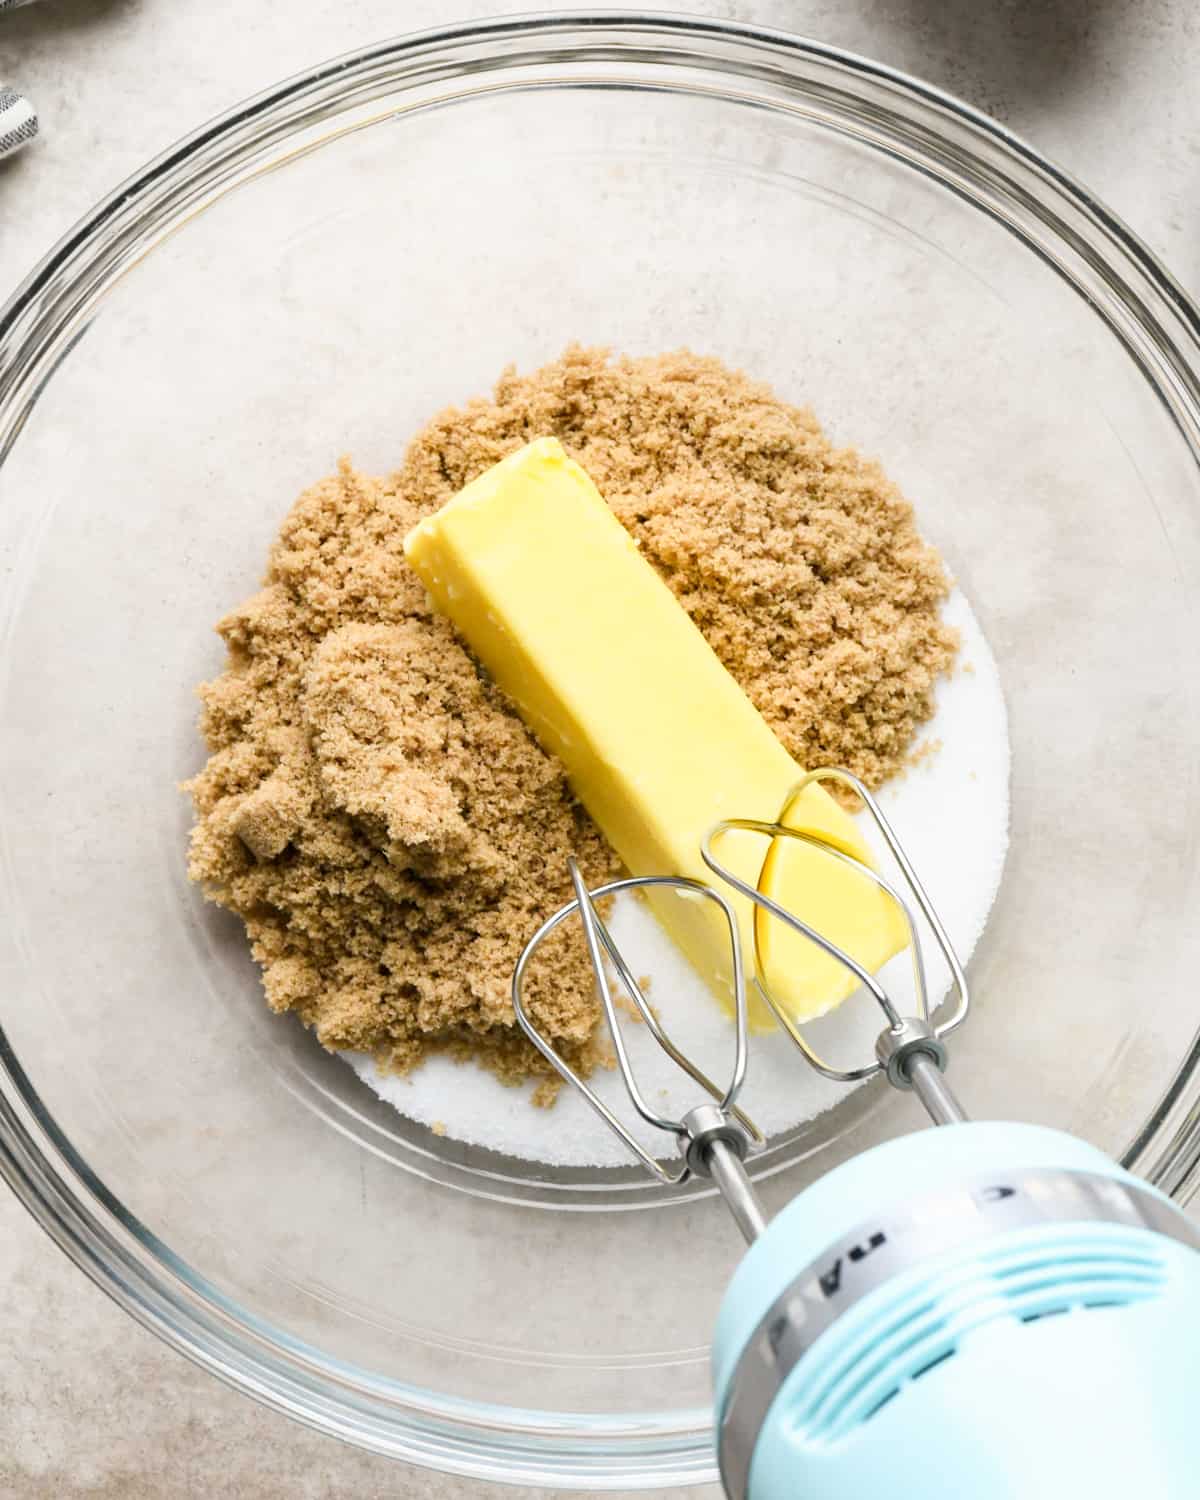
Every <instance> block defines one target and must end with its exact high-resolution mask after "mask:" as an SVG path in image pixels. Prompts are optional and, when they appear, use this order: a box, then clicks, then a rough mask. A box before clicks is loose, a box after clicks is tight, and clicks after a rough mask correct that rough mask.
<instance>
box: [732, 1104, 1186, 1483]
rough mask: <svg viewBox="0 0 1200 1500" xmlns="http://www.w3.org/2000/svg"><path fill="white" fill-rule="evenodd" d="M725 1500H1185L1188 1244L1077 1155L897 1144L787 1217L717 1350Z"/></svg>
mask: <svg viewBox="0 0 1200 1500" xmlns="http://www.w3.org/2000/svg"><path fill="white" fill-rule="evenodd" d="M713 1357H714V1375H715V1383H716V1411H717V1420H718V1440H719V1456H720V1462H721V1472H722V1478H723V1481H724V1483H725V1487H726V1489H727V1491H728V1493H729V1495H730V1496H731V1500H783V1497H785V1496H786V1497H787V1500H809V1497H812V1500H860V1497H861V1500H868V1497H870V1500H877V1497H879V1496H883V1495H895V1496H898V1497H907V1496H910V1495H911V1496H913V1497H914V1500H916V1497H920V1500H965V1497H968V1496H969V1497H970V1500H1072V1497H1075V1496H1079V1497H1081V1500H1082V1497H1084V1496H1086V1497H1087V1500H1118V1497H1119V1500H1129V1497H1130V1495H1138V1496H1145V1497H1146V1500H1151V1497H1152V1500H1184V1497H1185V1496H1186V1497H1189V1500H1193V1497H1195V1496H1196V1495H1197V1494H1200V1474H1198V1473H1197V1469H1198V1468H1200V1463H1198V1461H1197V1459H1196V1458H1195V1457H1194V1456H1193V1455H1194V1454H1195V1453H1196V1447H1197V1438H1198V1436H1200V1232H1198V1231H1197V1229H1196V1227H1195V1226H1193V1225H1192V1224H1191V1223H1190V1221H1189V1220H1188V1219H1187V1218H1186V1217H1185V1216H1184V1215H1183V1214H1182V1213H1181V1212H1180V1210H1179V1209H1178V1208H1176V1207H1175V1206H1174V1205H1173V1204H1171V1203H1170V1201H1169V1200H1168V1199H1166V1198H1165V1197H1163V1196H1162V1195H1161V1194H1159V1193H1157V1192H1156V1191H1154V1190H1153V1189H1151V1188H1149V1187H1147V1186H1146V1185H1145V1184H1144V1183H1141V1182H1139V1181H1138V1180H1137V1179H1136V1178H1134V1177H1132V1176H1131V1175H1130V1174H1129V1173H1127V1172H1125V1171H1124V1170H1123V1169H1122V1168H1120V1167H1118V1166H1116V1165H1115V1164H1114V1163H1113V1162H1111V1161H1110V1160H1109V1159H1108V1158H1106V1157H1105V1156H1104V1155H1103V1154H1102V1153H1101V1152H1099V1151H1097V1150H1095V1149H1094V1148H1092V1147H1090V1146H1088V1145H1086V1144H1085V1143H1083V1142H1082V1141H1078V1140H1075V1139H1074V1138H1072V1137H1070V1136H1066V1135H1061V1134H1059V1133H1057V1132H1054V1131H1049V1130H1044V1129H1040V1128H1038V1127H1034V1126H1027V1125H1008V1124H995V1123H979V1124H962V1125H956V1126H954V1127H953V1128H951V1129H946V1130H932V1131H931V1130H925V1131H921V1132H919V1133H918V1134H915V1135H911V1136H906V1137H903V1138H900V1139H898V1140H893V1141H889V1142H888V1143H886V1144H885V1145H882V1146H879V1147H877V1148H875V1149H874V1150H873V1151H869V1152H867V1153H865V1154H864V1155H862V1156H860V1157H857V1158H855V1159H854V1160H852V1161H850V1162H847V1163H846V1164H844V1165H843V1166H841V1167H839V1168H837V1169H835V1170H834V1171H832V1172H830V1173H829V1174H827V1175H826V1176H825V1177H824V1178H822V1179H821V1180H820V1181H818V1182H817V1183H815V1184H814V1185H813V1186H812V1187H811V1188H809V1189H808V1190H807V1191H806V1192H804V1193H802V1194H801V1195H800V1196H799V1197H798V1198H797V1199H796V1200H795V1201H794V1202H792V1203H791V1204H789V1206H788V1207H787V1208H786V1209H784V1210H783V1212H782V1213H780V1214H779V1215H778V1216H777V1217H776V1218H775V1219H774V1221H773V1222H772V1223H771V1224H770V1226H769V1227H768V1229H767V1230H766V1232H765V1233H764V1234H763V1235H762V1236H761V1237H760V1238H759V1239H758V1240H757V1242H756V1243H755V1244H754V1245H753V1246H752V1248H751V1249H750V1251H749V1253H748V1254H747V1255H746V1257H745V1259H744V1260H743V1261H742V1263H741V1265H740V1266H739V1268H738V1270H737V1273H736V1274H735V1276H734V1278H733V1280H732V1282H731V1283H730V1287H729V1290H728V1292H727V1293H726V1296H725V1299H724V1302H723V1304H722V1308H721V1313H720V1317H719V1320H718V1326H717V1333H716V1339H715V1342H714V1356H713Z"/></svg>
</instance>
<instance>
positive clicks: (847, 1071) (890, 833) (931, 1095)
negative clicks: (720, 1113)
mask: <svg viewBox="0 0 1200 1500" xmlns="http://www.w3.org/2000/svg"><path fill="white" fill-rule="evenodd" d="M827 781H835V782H838V783H839V784H840V785H842V786H846V787H849V788H851V790H853V791H854V792H856V793H857V794H858V796H859V797H860V798H861V799H862V801H863V804H864V806H865V807H866V809H867V811H868V812H869V813H870V815H871V818H872V820H873V821H874V823H875V826H876V828H877V829H878V831H879V833H880V836H881V837H882V839H883V841H884V843H885V844H886V845H887V848H888V851H889V853H890V854H891V856H892V858H893V859H894V860H895V862H896V864H897V866H898V867H899V869H900V872H901V874H902V876H903V877H904V883H905V886H906V887H907V891H908V895H909V897H910V898H911V901H912V902H914V903H915V904H916V906H917V908H918V909H919V910H920V913H921V915H922V916H923V917H924V919H925V921H926V923H927V924H928V926H929V929H930V931H931V932H932V933H933V936H934V939H935V941H936V943H937V945H938V949H939V951H940V952H941V954H942V957H943V959H944V960H945V962H946V965H947V967H948V969H949V971H950V977H951V984H952V988H953V993H954V1004H953V1008H952V1010H951V1011H950V1014H949V1015H948V1016H946V1018H945V1019H944V1020H942V1021H939V1022H936V1023H935V1022H934V1020H933V1019H932V1016H931V1014H930V1005H929V986H928V981H927V978H926V972H925V960H924V956H923V954H922V951H921V938H920V933H919V931H918V928H917V923H916V920H915V918H914V916H913V910H912V906H911V905H910V901H909V900H908V899H906V898H905V896H904V895H902V894H901V892H900V891H898V890H897V889H896V887H895V886H894V885H892V883H891V882H890V881H889V880H887V879H886V878H885V877H884V876H883V875H881V874H880V873H879V872H878V871H877V870H874V869H872V868H871V866H870V865H867V864H864V863H863V862H862V861H861V860H858V859H855V858H854V856H853V855H850V854H846V853H844V852H843V851H842V850H841V849H837V848H835V847H834V846H833V845H832V844H829V843H827V842H826V841H825V840H824V839H821V838H819V837H817V836H816V835H815V834H811V833H806V832H803V831H802V830H800V829H797V828H789V827H788V826H787V825H786V824H784V823H779V822H776V823H767V822H762V821H759V820H757V819H753V818H726V819H724V820H723V821H722V822H720V823H718V824H717V825H716V826H715V827H714V828H713V829H712V831H711V832H710V833H709V834H708V837H707V838H706V839H705V840H704V844H703V846H702V849H701V854H702V856H703V859H704V863H705V864H706V865H707V866H708V868H709V869H710V870H711V871H712V872H713V874H714V875H716V876H718V877H719V878H720V879H721V880H722V881H724V882H725V884H726V885H729V886H731V887H732V888H733V889H734V890H735V891H737V892H738V894H739V895H741V896H744V897H745V898H746V899H747V900H748V901H752V902H753V903H754V905H755V906H756V907H757V908H758V909H759V911H763V912H766V913H767V915H768V916H771V917H774V918H776V919H777V920H778V921H780V922H783V923H785V924H786V925H787V926H788V927H790V928H791V929H792V930H793V931H794V932H798V933H800V934H801V935H802V936H804V937H806V938H807V939H808V940H809V941H810V942H813V943H815V944H816V945H817V947H819V948H820V949H822V951H823V952H825V953H827V954H828V955H829V956H830V957H831V958H833V959H836V960H837V962H838V963H840V964H841V965H842V966H843V967H844V968H846V969H848V970H849V971H850V972H851V973H852V974H853V975H854V977H855V978H856V979H857V980H858V981H859V983H860V984H861V985H863V986H864V987H865V988H866V990H867V991H868V993H869V994H870V995H871V996H872V998H873V999H874V1001H875V1003H876V1004H877V1005H878V1006H879V1008H880V1010H881V1011H882V1012H883V1017H884V1021H885V1023H886V1025H885V1029H884V1030H883V1032H881V1033H880V1036H879V1039H878V1041H877V1042H876V1046H875V1054H876V1056H875V1060H874V1061H873V1062H871V1063H867V1064H864V1065H863V1066H861V1067H856V1068H838V1067H835V1066H834V1065H833V1064H832V1063H830V1062H827V1061H826V1060H825V1058H823V1057H822V1056H821V1055H820V1053H819V1052H818V1051H817V1050H816V1048H815V1047H814V1046H813V1045H812V1043H811V1042H810V1041H809V1040H808V1038H807V1037H806V1036H805V1034H804V1030H803V1028H802V1027H801V1026H800V1025H799V1023H798V1022H797V1021H796V1020H795V1018H794V1017H793V1016H791V1015H790V1014H789V1013H788V1012H787V1011H786V1010H785V1009H784V1007H783V1006H781V1005H780V1004H779V1003H778V1001H777V1000H776V999H775V997H774V996H773V995H772V993H771V989H770V986H769V984H768V983H767V980H766V976H765V974H764V967H763V962H762V952H761V946H760V943H759V936H758V932H759V927H758V922H757V921H756V922H755V924H754V966H755V976H754V984H755V988H756V989H757V990H758V992H759V994H760V995H761V996H762V997H763V1000H764V1001H765V1002H766V1004H767V1005H768V1006H769V1008H770V1010H771V1012H772V1014H773V1015H774V1017H775V1019H776V1020H777V1021H778V1022H779V1024H780V1026H781V1027H782V1028H783V1030H784V1031H785V1032H786V1033H787V1035H788V1036H789V1037H790V1038H791V1040H792V1041H793V1042H794V1043H795V1045H796V1046H797V1047H798V1048H799V1050H800V1052H801V1053H802V1054H803V1056H804V1058H805V1060H806V1061H807V1062H808V1063H809V1064H810V1065H811V1066H812V1067H813V1068H815V1069H816V1071H817V1072H818V1073H820V1074H822V1076H823V1077H825V1078H829V1079H832V1080H833V1081H834V1082H835V1083H857V1082H858V1081H859V1080H861V1079H864V1078H871V1077H874V1076H875V1075H876V1074H878V1073H885V1074H886V1075H887V1078H888V1082H889V1083H891V1084H892V1085H893V1087H895V1088H899V1089H904V1090H909V1089H911V1090H914V1091H915V1092H916V1093H917V1096H918V1097H919V1098H920V1100H921V1102H922V1104H923V1105H924V1106H925V1109H926V1111H927V1112H928V1114H929V1116H930V1118H931V1119H932V1120H933V1122H934V1123H935V1124H938V1125H946V1124H954V1123H957V1122H958V1121H961V1120H964V1119H965V1118H966V1115H965V1114H964V1112H963V1110H962V1107H961V1105H959V1103H958V1101H957V1099H955V1097H954V1095H953V1094H952V1093H951V1092H950V1090H949V1088H948V1087H947V1085H946V1083H945V1081H944V1080H943V1078H942V1076H941V1075H942V1073H943V1072H944V1070H945V1067H946V1049H945V1046H944V1045H943V1041H942V1039H943V1038H944V1037H946V1036H948V1035H949V1034H950V1032H952V1031H953V1030H954V1029H955V1028H956V1027H958V1026H960V1025H961V1024H962V1022H963V1021H964V1020H965V1019H966V1016H967V1012H968V1010H969V1009H970V1003H971V1002H970V995H969V992H968V989H967V979H966V975H965V974H964V972H963V968H962V965H961V964H960V963H959V961H958V955H957V954H956V953H955V951H954V945H953V944H952V943H951V941H950V938H949V936H948V935H947V933H946V929H945V928H944V927H943V925H942V922H941V919H940V918H939V917H938V914H937V912H936V910H935V909H934V906H933V903H932V902H931V901H930V899H929V896H928V894H927V893H926V890H925V887H924V886H923V885H922V884H921V881H920V878H919V877H918V875H917V872H916V871H915V870H914V869H913V866H912V864H911V862H910V860H909V858H908V855H907V854H906V853H905V851H904V846H903V845H902V844H901V842H900V840H899V838H898V837H897V836H896V832H895V830H894V829H893V828H892V825H891V824H890V823H889V822H888V820H887V817H886V815H885V814H884V812H883V809H882V808H881V807H880V806H879V803H878V802H877V801H876V800H875V798H874V797H873V796H872V795H871V793H870V791H868V789H867V788H866V786H864V785H863V783H862V782H861V781H860V780H859V779H858V777H857V776H855V775H853V774H852V772H850V771H845V770H842V769H840V768H839V767H836V766H827V767H823V768H821V769H820V770H816V771H810V772H809V773H808V774H807V775H806V776H804V777H803V778H802V779H801V780H800V781H799V782H797V784H796V786H795V787H794V788H793V789H792V792H791V793H790V794H789V796H788V799H787V802H786V803H785V807H786V806H789V805H790V804H791V803H792V802H793V801H794V799H795V798H796V797H797V796H799V794H800V793H801V792H803V791H804V790H805V788H806V787H809V786H814V785H820V784H821V783H823V782H827ZM735 830H736V831H739V832H744V833H757V834H762V835H763V836H764V837H765V838H767V839H771V840H774V839H777V838H787V839H796V840H797V841H798V842H800V843H803V844H808V845H809V846H810V847H812V848H815V849H818V850H819V851H820V852H821V853H822V854H823V855H825V856H827V857H828V858H829V859H835V860H840V861H841V862H842V863H843V864H845V865H849V866H851V867H852V868H853V869H854V870H855V871H856V872H857V873H859V874H860V875H864V876H866V877H867V878H868V879H869V880H873V881H874V882H875V884H876V885H877V886H878V887H879V888H880V889H881V890H882V891H883V892H884V893H885V894H886V895H887V896H888V897H889V898H890V899H891V900H892V901H893V902H895V904H896V906H897V908H898V909H899V911H900V913H901V915H902V916H903V918H904V921H905V925H906V926H907V928H908V938H909V942H908V946H909V952H910V953H911V955H912V967H913V988H914V992H915V995H916V1004H917V1014H916V1015H915V1016H905V1015H903V1014H902V1013H901V1012H900V1010H899V1009H898V1008H897V1006H896V1005H895V1003H894V1001H893V1000H892V998H891V996H890V995H889V994H888V993H887V991H886V990H885V989H884V987H883V985H882V984H881V983H880V981H879V979H878V978H877V977H876V976H875V975H874V974H872V973H871V972H870V971H869V970H867V969H866V968H864V967H863V965H862V964H860V963H859V962H858V960H857V959H856V958H855V957H854V956H853V954H850V953H847V952H845V951H844V950H843V949H842V948H839V947H838V946H837V944H836V943H833V942H831V941H830V939H829V938H827V937H826V936H825V935H824V933H822V932H820V931H818V929H817V928H815V927H811V926H810V925H809V924H808V923H807V922H805V921H804V919H803V918H802V917H801V916H800V915H799V914H798V913H796V912H794V911H790V910H788V908H787V907H785V906H782V905H780V903H779V902H777V901H775V900H773V899H772V898H771V897H770V896H768V895H767V894H766V892H765V891H763V890H761V889H760V888H759V886H753V885H750V884H749V882H748V881H745V880H743V879H742V878H741V877H740V876H739V875H737V874H735V873H734V871H733V870H731V869H730V868H729V867H728V866H727V865H725V864H723V863H722V861H721V859H720V858H719V856H718V854H717V848H718V846H719V844H720V840H721V839H722V838H723V837H724V836H725V835H726V834H728V833H731V832H733V831H735ZM764 866H765V860H764ZM761 881H762V876H761V874H760V876H759V883H760V885H761Z"/></svg>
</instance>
